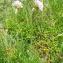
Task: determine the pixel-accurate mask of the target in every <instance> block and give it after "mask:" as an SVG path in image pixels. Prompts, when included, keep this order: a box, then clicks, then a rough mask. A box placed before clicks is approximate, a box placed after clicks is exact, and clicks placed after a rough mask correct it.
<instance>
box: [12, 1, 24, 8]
mask: <svg viewBox="0 0 63 63" xmlns="http://www.w3.org/2000/svg"><path fill="white" fill-rule="evenodd" d="M12 5H13V6H14V7H15V8H16V9H19V8H23V6H22V3H21V2H20V1H14V2H13V3H12Z"/></svg>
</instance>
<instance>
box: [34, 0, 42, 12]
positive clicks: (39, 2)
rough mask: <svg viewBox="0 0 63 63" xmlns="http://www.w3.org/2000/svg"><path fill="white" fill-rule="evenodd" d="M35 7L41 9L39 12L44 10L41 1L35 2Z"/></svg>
mask: <svg viewBox="0 0 63 63" xmlns="http://www.w3.org/2000/svg"><path fill="white" fill-rule="evenodd" d="M34 2H35V7H37V8H39V10H41V11H42V10H43V3H42V2H41V1H39V0H35V1H34Z"/></svg>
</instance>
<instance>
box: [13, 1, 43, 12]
mask: <svg viewBox="0 0 63 63" xmlns="http://www.w3.org/2000/svg"><path fill="white" fill-rule="evenodd" d="M34 3H35V7H37V8H38V9H39V10H41V11H42V10H43V3H42V2H41V1H39V0H34ZM12 5H13V6H14V7H15V8H16V10H15V13H17V11H18V10H17V9H19V8H23V5H22V3H21V2H20V1H19V0H17V1H14V2H13V3H12Z"/></svg>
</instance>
